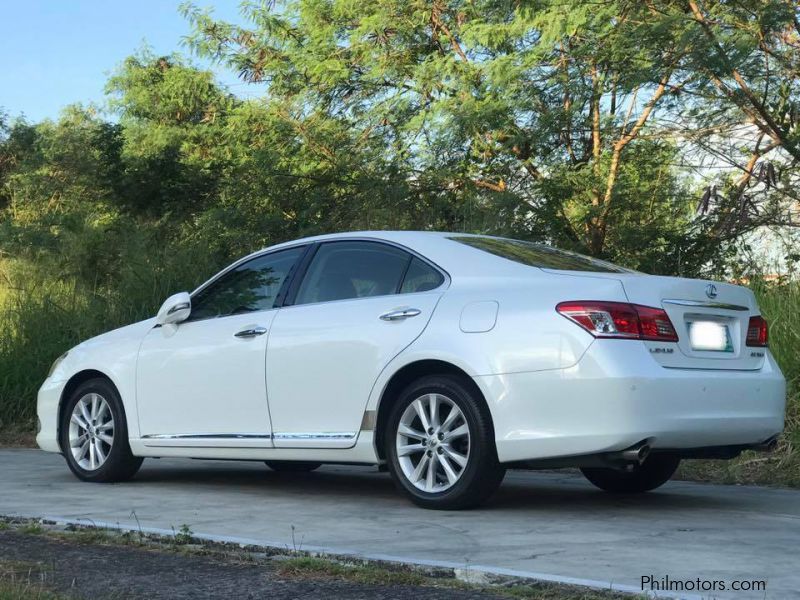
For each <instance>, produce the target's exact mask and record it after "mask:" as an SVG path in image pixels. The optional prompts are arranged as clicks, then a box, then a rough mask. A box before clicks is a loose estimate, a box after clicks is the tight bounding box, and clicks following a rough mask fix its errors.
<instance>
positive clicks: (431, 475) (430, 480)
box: [425, 454, 439, 491]
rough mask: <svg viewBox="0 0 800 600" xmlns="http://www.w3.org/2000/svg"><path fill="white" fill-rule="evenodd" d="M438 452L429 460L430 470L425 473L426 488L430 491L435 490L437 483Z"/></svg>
mask: <svg viewBox="0 0 800 600" xmlns="http://www.w3.org/2000/svg"><path fill="white" fill-rule="evenodd" d="M438 457H439V455H438V454H434V455H433V456H431V459H430V461H428V472H427V473H426V474H425V489H426V490H428V491H432V490H433V486H434V485H435V484H436V464H437V463H438Z"/></svg>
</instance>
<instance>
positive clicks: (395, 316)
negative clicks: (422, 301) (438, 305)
mask: <svg viewBox="0 0 800 600" xmlns="http://www.w3.org/2000/svg"><path fill="white" fill-rule="evenodd" d="M421 312H422V311H421V310H420V309H418V308H401V309H400V310H392V311H390V312H387V313H384V314H382V315H381V320H382V321H401V320H402V319H408V318H409V317H416V316H417V315H418V314H420V313H421Z"/></svg>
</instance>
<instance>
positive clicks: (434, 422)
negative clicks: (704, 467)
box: [428, 394, 439, 429]
mask: <svg viewBox="0 0 800 600" xmlns="http://www.w3.org/2000/svg"><path fill="white" fill-rule="evenodd" d="M428 404H429V406H430V414H431V427H433V428H434V429H437V428H438V427H439V396H437V395H436V394H428Z"/></svg>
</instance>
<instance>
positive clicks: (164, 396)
mask: <svg viewBox="0 0 800 600" xmlns="http://www.w3.org/2000/svg"><path fill="white" fill-rule="evenodd" d="M304 249H305V248H291V249H287V250H282V251H277V252H272V253H269V254H265V255H262V256H259V257H256V258H253V259H251V260H249V261H247V262H244V263H242V264H240V265H238V266H237V267H235V268H233V269H231V270H229V271H227V272H226V273H225V274H223V275H222V276H221V277H219V278H218V279H216V280H215V281H214V282H212V283H211V284H210V285H208V286H207V287H205V288H203V289H202V290H200V291H199V292H198V293H197V294H195V295H194V297H193V298H192V312H191V315H190V316H189V318H188V319H187V320H186V321H184V322H183V323H180V324H178V325H164V326H162V327H156V328H154V329H152V330H151V331H150V332H149V333H148V334H147V336H146V337H145V339H144V341H143V343H142V346H141V349H140V351H139V359H138V362H137V370H136V398H137V406H138V414H139V429H140V431H141V434H142V439H143V441H144V443H145V444H146V445H149V446H179V447H198V448H199V447H231V448H237V447H271V446H272V441H271V437H272V427H271V422H270V416H269V409H268V406H267V390H266V380H265V369H266V365H265V360H266V349H267V339H268V337H269V329H270V327H271V326H272V323H273V321H274V319H275V315H276V313H277V312H278V309H277V308H274V306H275V303H276V298H277V295H278V293H279V290H280V289H281V287H282V285H283V284H284V281H285V280H286V278H287V276H288V274H289V273H290V271H291V270H292V268H293V266H294V265H295V263H296V262H297V260H298V258H299V257H300V255H301V254H302V252H303V251H304Z"/></svg>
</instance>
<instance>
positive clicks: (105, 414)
mask: <svg viewBox="0 0 800 600" xmlns="http://www.w3.org/2000/svg"><path fill="white" fill-rule="evenodd" d="M113 445H114V415H113V414H112V413H111V407H110V406H109V403H108V402H107V401H106V399H105V398H103V397H102V396H101V395H100V394H97V393H89V394H86V395H85V396H81V398H80V400H78V402H77V403H76V404H75V407H74V408H73V409H72V415H71V417H70V421H69V448H70V452H72V457H73V458H74V459H75V462H76V463H77V465H78V466H79V467H80V468H81V469H84V470H86V471H96V470H97V469H99V468H100V467H102V466H103V464H104V463H105V462H106V460H107V459H108V455H109V453H110V452H111V447H112V446H113Z"/></svg>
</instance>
